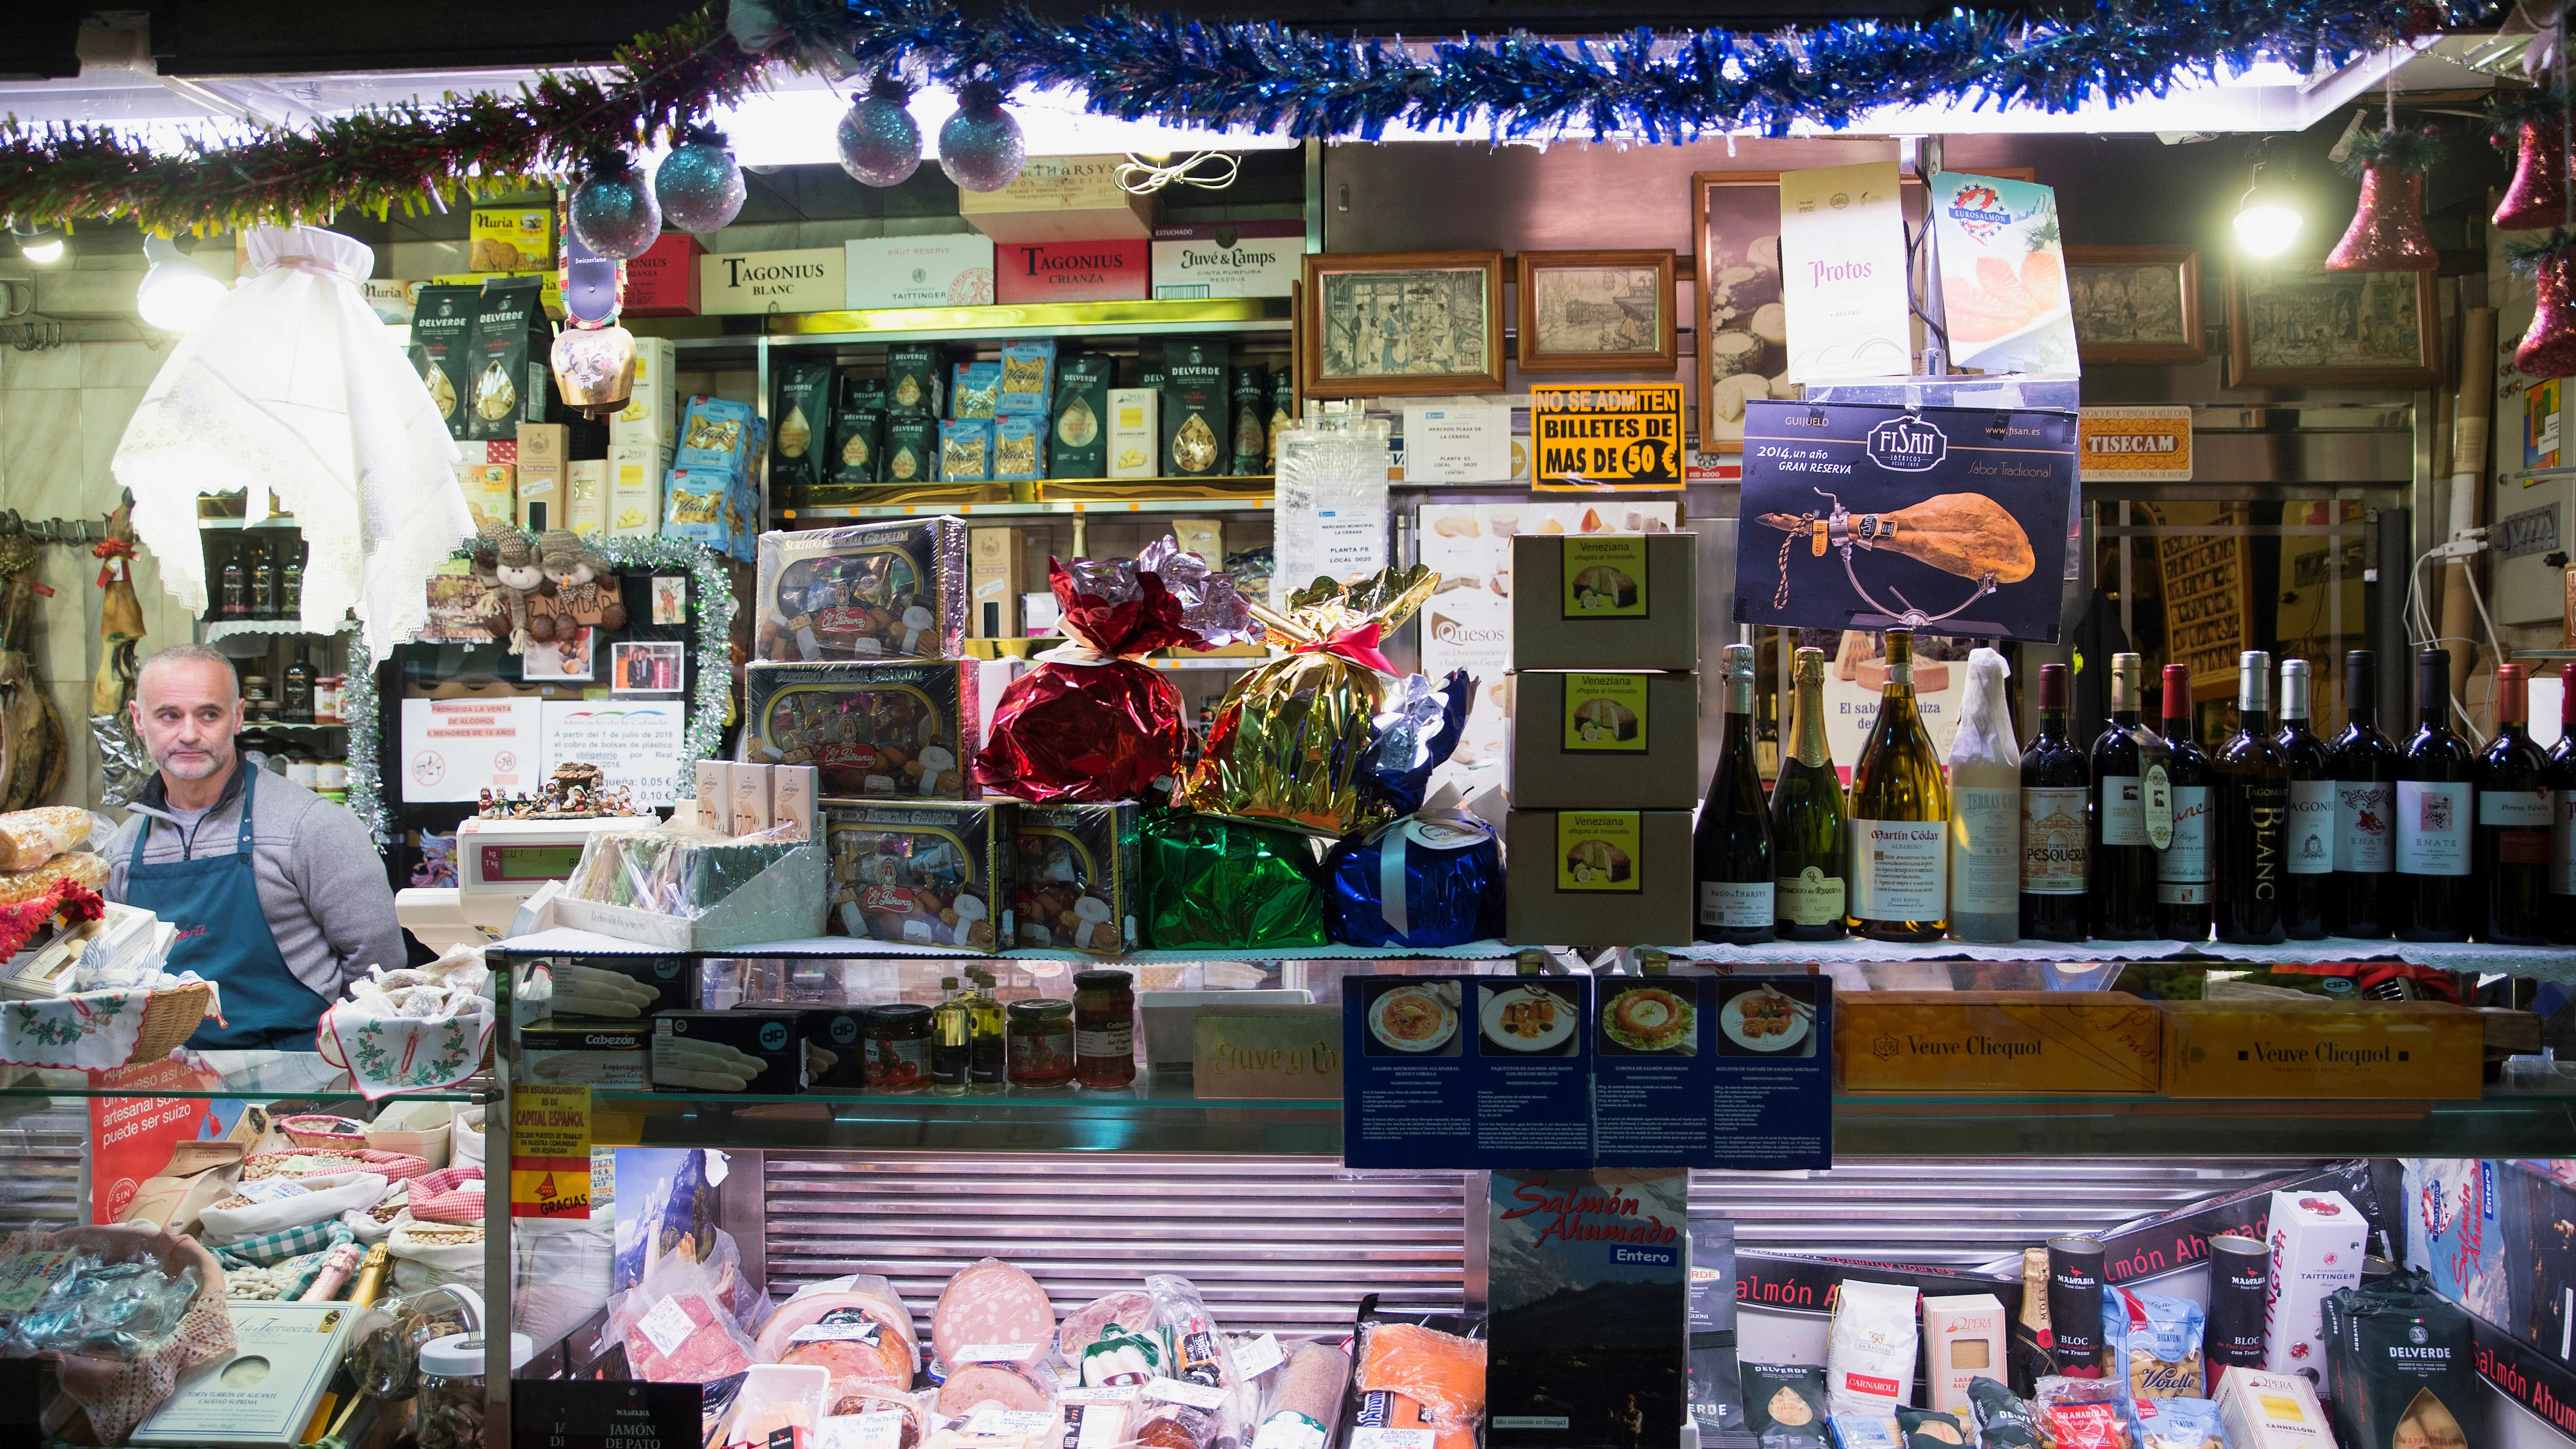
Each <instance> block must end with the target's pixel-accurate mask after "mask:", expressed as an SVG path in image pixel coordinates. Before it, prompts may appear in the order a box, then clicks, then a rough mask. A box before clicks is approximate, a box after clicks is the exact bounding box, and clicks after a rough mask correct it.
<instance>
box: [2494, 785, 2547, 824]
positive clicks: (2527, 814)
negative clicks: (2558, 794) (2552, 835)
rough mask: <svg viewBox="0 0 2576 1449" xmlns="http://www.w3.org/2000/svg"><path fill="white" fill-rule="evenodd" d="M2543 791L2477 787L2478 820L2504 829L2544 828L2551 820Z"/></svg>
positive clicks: (2544, 791)
mask: <svg viewBox="0 0 2576 1449" xmlns="http://www.w3.org/2000/svg"><path fill="white" fill-rule="evenodd" d="M2551 813H2552V812H2551V810H2550V792H2549V791H2547V790H2480V791H2479V792H2478V823H2479V824H2480V825H2502V826H2505V827H2507V828H2508V829H2517V830H2536V829H2545V828H2547V827H2548V826H2549V825H2550V823H2551V818H2550V817H2551Z"/></svg>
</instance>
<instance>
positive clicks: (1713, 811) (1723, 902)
mask: <svg viewBox="0 0 2576 1449" xmlns="http://www.w3.org/2000/svg"><path fill="white" fill-rule="evenodd" d="M1722 658H1723V660H1724V662H1723V663H1722V664H1721V665H1720V666H1719V668H1720V677H1721V678H1722V679H1723V680H1724V681H1725V684H1724V688H1725V690H1726V739H1725V741H1724V743H1722V744H1720V745H1719V746H1718V754H1717V773H1716V774H1715V775H1714V776H1712V777H1711V778H1710V780H1709V782H1708V799H1707V800H1706V801H1705V802H1704V803H1702V804H1701V806H1700V807H1699V831H1698V834H1697V835H1696V836H1695V837H1694V838H1693V840H1692V842H1691V845H1692V849H1691V855H1692V858H1693V860H1694V861H1695V862H1696V865H1695V867H1694V873H1695V874H1696V875H1697V876H1698V878H1699V882H1698V883H1699V928H1698V930H1697V931H1696V932H1695V933H1694V934H1695V935H1696V936H1697V937H1698V938H1699V939H1700V940H1703V941H1731V942H1733V943H1735V944H1736V945H1739V946H1743V945H1751V944H1753V943H1755V942H1758V941H1768V940H1770V939H1771V812H1770V811H1769V810H1768V809H1767V808H1765V807H1764V805H1763V803H1762V771H1761V767H1760V766H1758V765H1756V764H1755V763H1754V759H1753V646H1752V645H1750V644H1729V645H1727V646H1726V650H1725V653H1724V655H1723V656H1722Z"/></svg>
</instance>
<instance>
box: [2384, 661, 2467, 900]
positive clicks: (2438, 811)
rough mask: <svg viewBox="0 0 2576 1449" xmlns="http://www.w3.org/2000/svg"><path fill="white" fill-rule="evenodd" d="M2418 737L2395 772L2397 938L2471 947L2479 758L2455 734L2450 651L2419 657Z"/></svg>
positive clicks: (2409, 743) (2408, 745) (2412, 739)
mask: <svg viewBox="0 0 2576 1449" xmlns="http://www.w3.org/2000/svg"><path fill="white" fill-rule="evenodd" d="M2415 688H2416V690H2417V694H2416V699H2417V701H2418V704H2419V708H2418V709H2417V710H2416V712H2415V733H2414V734H2413V735H2412V736H2410V737H2409V738H2408V739H2407V741H2406V754H2405V757H2404V758H2403V759H2401V760H2400V761H2399V762H2398V765H2397V877H2396V880H2397V939H2399V940H2401V941H2465V940H2467V939H2469V920H2470V917H2471V916H2472V914H2474V912H2473V910H2472V905H2473V902H2474V901H2475V899H2476V896H2475V893H2474V892H2472V891H2471V889H2470V887H2469V865H2470V856H2471V853H2472V852H2471V850H2470V844H2469V833H2470V832H2469V821H2470V819H2471V818H2472V817H2473V815H2474V814H2475V812H2476V810H2477V802H2476V800H2475V799H2473V798H2472V796H2473V795H2474V793H2475V791H2476V785H2475V780H2476V776H2477V765H2478V762H2477V758H2476V757H2475V756H2474V755H2472V754H2470V753H2469V746H2468V742H2467V741H2465V740H2462V739H2461V738H2460V737H2459V736H2458V735H2456V734H2453V733H2452V732H2451V724H2450V714H2451V651H2450V650H2448V649H2427V650H2425V651H2424V652H2423V653H2421V654H2418V655H2416V656H2415Z"/></svg>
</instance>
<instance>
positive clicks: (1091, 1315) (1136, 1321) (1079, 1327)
mask: <svg viewBox="0 0 2576 1449" xmlns="http://www.w3.org/2000/svg"><path fill="white" fill-rule="evenodd" d="M1113 1323H1114V1324H1117V1325H1118V1326H1119V1327H1121V1328H1150V1327H1152V1326H1153V1323H1154V1300H1153V1298H1152V1297H1151V1296H1149V1295H1147V1294H1143V1293H1138V1292H1136V1291H1134V1290H1133V1289H1130V1290H1128V1291H1125V1292H1120V1293H1108V1294H1103V1295H1102V1296H1100V1297H1098V1298H1094V1299H1092V1300H1091V1301H1090V1302H1088V1303H1086V1304H1084V1305H1082V1306H1081V1307H1080V1308H1077V1309H1075V1310H1073V1311H1072V1312H1071V1313H1068V1314H1066V1315H1065V1316H1064V1325H1063V1326H1062V1327H1060V1328H1058V1329H1057V1330H1056V1342H1057V1344H1058V1348H1057V1350H1056V1351H1057V1352H1058V1353H1060V1354H1062V1355H1063V1356H1064V1361H1065V1362H1066V1363H1069V1364H1072V1365H1074V1366H1076V1367H1080V1366H1081V1364H1082V1351H1083V1350H1084V1349H1087V1348H1089V1347H1091V1346H1092V1345H1093V1344H1094V1343H1097V1342H1099V1340H1100V1335H1101V1334H1102V1333H1103V1332H1105V1331H1107V1329H1108V1327H1109V1325H1111V1324H1113Z"/></svg>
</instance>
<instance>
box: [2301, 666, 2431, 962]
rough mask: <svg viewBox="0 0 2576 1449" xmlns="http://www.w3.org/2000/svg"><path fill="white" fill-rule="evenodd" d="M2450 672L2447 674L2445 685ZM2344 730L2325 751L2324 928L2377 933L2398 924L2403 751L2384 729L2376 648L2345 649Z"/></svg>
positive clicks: (2372, 936) (2371, 936) (2373, 937)
mask: <svg viewBox="0 0 2576 1449" xmlns="http://www.w3.org/2000/svg"><path fill="white" fill-rule="evenodd" d="M2448 681H2449V676H2447V675H2445V676H2444V683H2445V684H2446V685H2447V684H2448ZM2343 698H2344V709H2343V717H2344V727H2343V733H2342V734H2339V735H2337V736H2335V741H2334V746H2333V748H2332V749H2331V750H2330V751H2329V752H2328V754H2327V760H2328V762H2329V764H2330V766H2331V768H2332V770H2333V774H2334V787H2335V825H2334V831H2335V833H2334V877H2333V880H2334V886H2333V888H2332V889H2330V890H2328V891H2327V892H2326V932H2327V934H2329V935H2334V936H2354V937H2359V938H2360V939H2363V940H2368V941H2377V940H2382V939H2384V938H2386V936H2387V935H2388V933H2389V932H2390V931H2391V930H2393V929H2395V926H2396V921H2395V918H2394V914H2393V913H2394V911H2395V909H2396V902H2397V887H2396V880H2395V877H2394V876H2393V874H2392V872H2394V871H2395V870H2396V868H2397V834H2396V832H2397V768H2398V765H2399V763H2400V757H2399V755H2398V753H2397V747H2396V746H2395V745H2393V744H2390V743H2389V742H2388V736H2386V735H2384V734H2381V733H2380V732H2379V667H2378V656H2376V655H2374V654H2372V653H2371V652H2370V651H2369V650H2367V649H2355V650H2353V651H2352V652H2351V653H2349V654H2346V655H2345V656H2344V657H2343Z"/></svg>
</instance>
